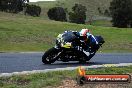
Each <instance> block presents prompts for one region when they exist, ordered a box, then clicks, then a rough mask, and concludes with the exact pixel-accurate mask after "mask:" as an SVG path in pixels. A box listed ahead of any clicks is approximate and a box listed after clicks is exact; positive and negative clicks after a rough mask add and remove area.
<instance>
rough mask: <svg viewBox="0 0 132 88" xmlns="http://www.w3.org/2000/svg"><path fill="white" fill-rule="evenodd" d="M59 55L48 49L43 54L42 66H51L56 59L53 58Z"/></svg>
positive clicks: (55, 50) (54, 50) (52, 49)
mask: <svg viewBox="0 0 132 88" xmlns="http://www.w3.org/2000/svg"><path fill="white" fill-rule="evenodd" d="M58 53H59V51H58V50H57V49H56V48H54V47H52V48H51V49H49V50H48V51H46V52H45V53H44V55H43V56H42V62H43V63H44V64H51V63H54V62H55V61H56V60H57V59H56V58H54V57H55V56H56V55H57V54H58Z"/></svg>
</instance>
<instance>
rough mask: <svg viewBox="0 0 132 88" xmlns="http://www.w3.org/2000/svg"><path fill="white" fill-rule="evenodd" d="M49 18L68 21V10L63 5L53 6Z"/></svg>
mask: <svg viewBox="0 0 132 88" xmlns="http://www.w3.org/2000/svg"><path fill="white" fill-rule="evenodd" d="M47 14H48V17H49V19H51V20H56V21H67V19H66V12H65V10H64V9H63V8H62V7H53V8H51V9H49V11H48V12H47Z"/></svg>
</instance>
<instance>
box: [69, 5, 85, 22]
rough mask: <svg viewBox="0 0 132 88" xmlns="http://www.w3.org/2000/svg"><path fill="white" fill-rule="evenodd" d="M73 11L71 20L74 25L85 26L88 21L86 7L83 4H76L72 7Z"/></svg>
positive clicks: (70, 16) (70, 15)
mask: <svg viewBox="0 0 132 88" xmlns="http://www.w3.org/2000/svg"><path fill="white" fill-rule="evenodd" d="M72 11H73V12H70V13H69V20H70V22H72V23H77V24H84V23H85V20H86V11H87V9H86V7H85V6H83V5H81V4H75V6H73V7H72Z"/></svg>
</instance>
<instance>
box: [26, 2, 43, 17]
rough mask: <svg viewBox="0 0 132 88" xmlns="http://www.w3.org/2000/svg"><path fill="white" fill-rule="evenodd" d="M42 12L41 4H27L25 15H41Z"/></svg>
mask: <svg viewBox="0 0 132 88" xmlns="http://www.w3.org/2000/svg"><path fill="white" fill-rule="evenodd" d="M40 13H41V7H40V6H36V5H29V4H26V6H25V15H26V14H28V15H31V16H40Z"/></svg>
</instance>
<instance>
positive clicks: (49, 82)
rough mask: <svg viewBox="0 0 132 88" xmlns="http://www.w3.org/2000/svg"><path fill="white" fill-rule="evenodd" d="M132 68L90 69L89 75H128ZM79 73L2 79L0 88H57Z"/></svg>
mask: <svg viewBox="0 0 132 88" xmlns="http://www.w3.org/2000/svg"><path fill="white" fill-rule="evenodd" d="M128 73H132V66H128V67H108V68H98V69H88V70H87V74H128ZM76 76H77V71H76V70H74V71H55V72H47V73H38V74H31V75H29V74H27V75H20V76H12V77H1V78H0V88H45V87H49V86H50V87H57V86H59V85H60V84H61V82H62V80H64V79H66V78H71V79H73V80H75V79H76Z"/></svg>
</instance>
